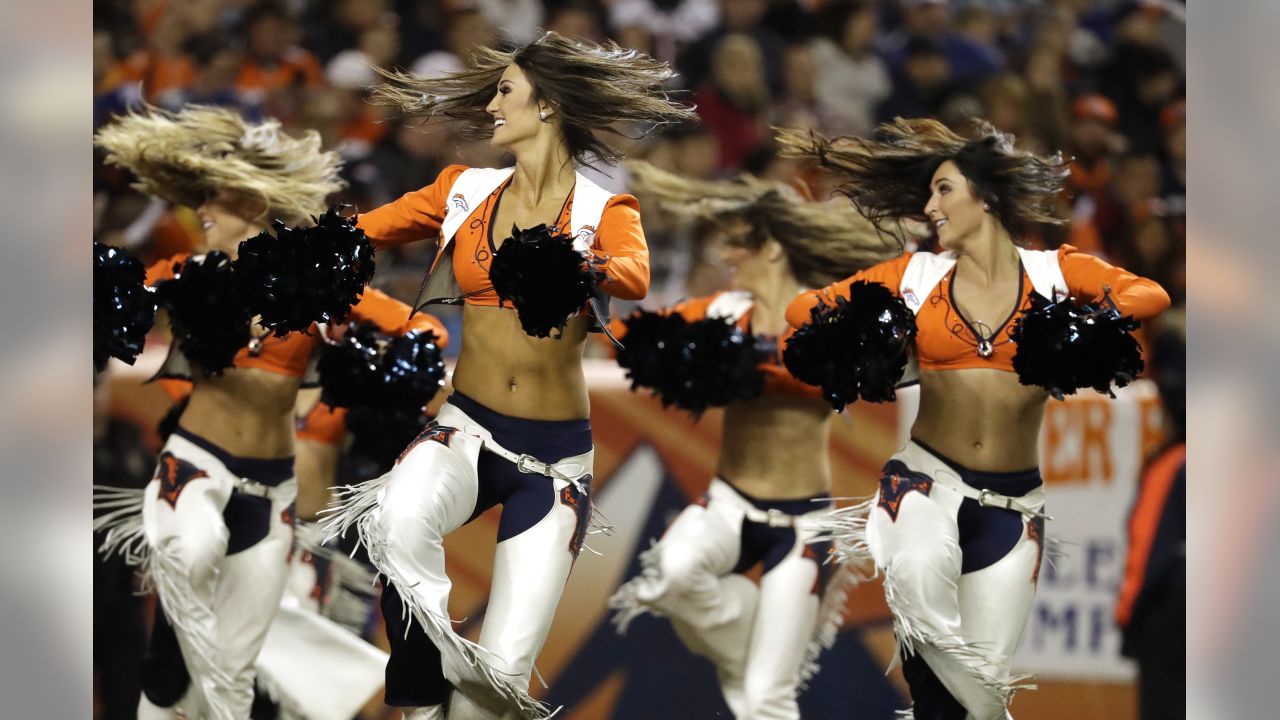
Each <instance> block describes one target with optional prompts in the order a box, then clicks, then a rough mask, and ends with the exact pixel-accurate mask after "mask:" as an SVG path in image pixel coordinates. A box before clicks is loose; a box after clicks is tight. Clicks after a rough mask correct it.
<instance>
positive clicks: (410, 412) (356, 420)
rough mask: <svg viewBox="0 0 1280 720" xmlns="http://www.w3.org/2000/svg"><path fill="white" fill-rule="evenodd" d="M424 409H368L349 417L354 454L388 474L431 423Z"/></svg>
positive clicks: (348, 423)
mask: <svg viewBox="0 0 1280 720" xmlns="http://www.w3.org/2000/svg"><path fill="white" fill-rule="evenodd" d="M430 422H431V421H430V419H429V418H428V417H427V414H426V412H425V411H424V410H423V409H422V408H420V407H419V408H410V407H405V406H397V407H386V406H365V407H360V408H353V409H352V410H350V411H349V412H348V413H347V431H348V432H350V433H351V451H350V452H351V454H352V455H356V456H359V457H363V458H367V459H369V460H372V461H373V462H374V463H375V464H377V465H378V467H380V468H382V469H384V470H389V469H390V468H391V466H392V465H394V464H395V462H396V458H398V457H400V453H402V452H404V449H405V448H406V447H408V445H409V443H411V442H413V439H414V438H416V437H418V435H419V434H420V433H421V432H422V431H423V429H424V428H426V427H427V425H428V424H429V423H430Z"/></svg>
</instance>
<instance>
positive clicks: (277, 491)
mask: <svg viewBox="0 0 1280 720" xmlns="http://www.w3.org/2000/svg"><path fill="white" fill-rule="evenodd" d="M288 484H289V483H288V481H286V482H283V483H281V484H279V485H266V484H264V483H260V482H258V481H257V480H250V479H249V478H236V483H235V485H233V486H232V488H231V489H232V491H233V492H238V493H240V494H241V495H252V496H253V497H260V498H267V499H269V500H279V499H280V498H281V497H284V496H285V492H284V490H285V486H286V485H288Z"/></svg>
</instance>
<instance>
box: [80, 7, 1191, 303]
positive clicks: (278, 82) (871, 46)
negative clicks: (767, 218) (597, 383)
mask: <svg viewBox="0 0 1280 720" xmlns="http://www.w3.org/2000/svg"><path fill="white" fill-rule="evenodd" d="M94 12H95V22H94V27H95V34H94V123H95V126H97V125H98V124H101V123H104V122H107V121H108V120H109V119H110V117H111V115H112V114H114V113H119V112H123V111H125V110H127V109H128V108H129V107H131V106H136V105H137V104H139V103H141V102H144V101H145V102H148V103H151V104H154V105H157V106H160V107H164V108H170V109H173V108H178V107H181V106H182V105H184V104H186V103H208V104H215V105H224V106H232V107H236V108H238V109H239V110H240V111H242V112H243V113H244V114H245V115H247V116H249V117H251V118H261V117H266V116H270V117H275V118H279V119H280V120H281V121H282V122H283V123H284V125H285V126H286V128H287V129H288V130H290V131H292V132H298V131H302V130H304V129H315V130H317V131H318V132H319V133H320V135H321V136H322V138H323V140H324V143H325V145H326V147H333V148H337V149H338V150H339V151H340V152H341V153H342V155H343V157H344V158H345V160H346V166H345V169H344V176H345V178H346V180H347V181H348V183H349V187H348V190H347V191H346V192H345V194H344V195H345V197H344V198H343V199H344V200H345V201H347V202H351V203H353V204H355V205H356V206H357V207H358V208H372V207H376V206H378V205H380V204H382V203H385V202H387V201H389V200H391V199H394V198H396V197H398V196H399V195H400V194H402V193H404V192H407V191H410V190H414V189H417V188H419V187H422V186H424V185H426V184H428V183H430V182H431V181H432V180H433V179H434V178H435V176H436V174H437V172H438V171H439V170H440V169H441V168H443V167H444V166H445V165H447V164H450V163H454V162H463V163H467V164H473V165H490V166H496V165H500V164H501V163H502V162H503V159H502V157H501V156H500V155H498V154H496V153H495V152H494V150H493V149H491V148H489V147H487V146H485V145H484V144H483V143H466V142H463V141H460V140H458V139H457V138H456V136H455V135H454V134H453V133H451V132H449V129H448V127H447V126H429V127H421V126H414V125H410V124H406V123H403V122H400V121H398V120H396V119H395V118H393V117H386V116H384V113H383V112H382V111H381V110H380V109H378V108H375V107H374V106H372V105H370V104H368V103H366V102H365V97H366V93H367V88H368V87H369V86H370V85H371V84H373V83H375V82H377V80H378V75H377V72H376V71H375V69H374V68H375V67H379V66H381V67H387V66H397V67H403V68H410V69H412V70H413V71H414V72H417V73H423V74H439V73H444V72H449V71H451V70H458V69H461V68H464V67H465V66H466V64H467V62H468V59H469V58H468V49H470V48H473V47H477V46H481V45H488V46H495V47H502V46H507V45H510V44H511V43H519V42H524V41H527V40H529V39H531V38H533V37H534V36H536V34H537V33H538V32H539V31H540V29H548V30H554V31H556V32H559V33H561V34H564V35H567V36H572V37H581V38H588V39H591V40H595V41H604V40H608V39H612V40H616V41H617V42H619V43H620V44H622V45H624V46H627V47H632V48H636V49H638V50H641V51H643V52H646V53H649V54H652V55H654V56H656V57H659V58H662V59H664V60H667V61H670V62H671V63H673V64H674V65H675V67H676V68H677V69H678V70H679V77H678V78H677V83H678V88H677V89H680V90H682V91H685V93H686V97H687V99H688V100H689V101H691V102H694V103H696V104H697V107H698V114H699V116H700V117H701V123H700V124H696V125H691V126H689V127H678V128H671V129H667V130H665V131H664V132H662V133H660V134H657V135H653V136H650V137H647V138H643V139H640V140H636V141H627V144H628V145H629V146H630V147H629V148H628V152H629V154H630V155H632V156H635V157H644V158H646V159H648V160H650V161H651V162H654V163H655V164H657V165H659V166H661V167H664V168H666V169H669V170H673V171H676V172H679V173H681V174H683V175H686V176H688V177H693V178H705V177H715V176H722V175H726V174H732V173H735V172H739V171H744V170H745V171H748V172H752V173H755V174H758V175H762V176H768V177H774V178H780V179H784V180H796V179H797V177H798V176H799V175H801V174H802V173H803V171H802V170H801V169H799V168H797V167H796V166H795V165H794V163H791V162H790V161H786V160H782V159H779V158H778V157H777V156H776V153H775V152H774V150H773V148H772V145H771V142H770V126H773V125H786V126H793V127H808V128H813V129H815V130H818V131H820V132H822V133H825V134H828V135H863V134H867V133H869V132H871V131H872V129H873V128H874V126H875V124H876V123H878V122H880V121H883V120H886V119H890V118H892V117H894V116H908V117H912V116H933V117H937V118H939V119H942V120H943V121H944V122H947V123H948V124H950V125H952V126H953V127H956V128H957V129H961V128H963V127H964V126H965V122H966V119H967V118H969V117H983V118H987V119H989V120H990V121H991V122H992V123H994V124H995V125H996V126H997V127H999V128H1001V129H1003V130H1007V131H1010V132H1013V133H1015V134H1016V136H1017V138H1018V141H1019V142H1020V143H1021V144H1022V145H1024V146H1026V147H1028V148H1033V149H1036V150H1038V151H1043V152H1053V151H1057V150H1060V151H1062V152H1064V153H1065V154H1067V155H1069V156H1071V157H1072V158H1074V161H1073V163H1072V175H1071V180H1070V184H1069V187H1068V189H1067V191H1066V192H1065V193H1064V194H1063V196H1062V199H1061V202H1062V208H1061V210H1062V214H1063V215H1064V216H1066V217H1070V218H1071V221H1072V222H1071V223H1070V225H1069V226H1068V227H1067V228H1065V229H1062V230H1046V231H1045V234H1044V236H1043V237H1037V238H1029V239H1028V240H1029V241H1030V243H1031V244H1032V245H1036V246H1040V247H1055V246H1057V245H1059V244H1061V243H1063V242H1069V243H1071V244H1073V245H1075V246H1077V247H1079V248H1081V249H1084V250H1087V251H1089V252H1092V253H1096V254H1098V255H1101V256H1103V257H1106V258H1107V259H1109V260H1111V261H1112V262H1114V263H1116V264H1119V265H1122V266H1124V267H1126V268H1129V269H1131V270H1133V271H1134V272H1137V273H1138V274H1140V275H1144V276H1147V277H1151V278H1153V279H1155V280H1157V281H1159V282H1160V283H1161V284H1162V285H1164V286H1165V287H1166V288H1168V289H1169V290H1170V294H1171V295H1173V296H1174V298H1175V303H1176V304H1181V303H1182V302H1183V298H1184V296H1185V291H1184V286H1185V280H1184V278H1183V267H1184V260H1183V258H1184V245H1185V242H1184V238H1185V216H1186V190H1185V177H1186V176H1185V172H1186V115H1185V112H1186V110H1185V108H1186V106H1185V100H1184V93H1185V70H1184V62H1185V47H1186V43H1185V8H1184V6H1183V5H1182V4H1181V3H1178V2H1176V1H1174V0H1146V1H1144V2H1132V1H1116V0H1110V1H1108V0H952V1H951V2H947V1H946V0H546V1H543V0H416V1H415V0H265V1H264V0H182V1H181V2H178V1H176V0H114V1H108V2H99V3H95V6H94ZM96 171H97V177H96V181H95V191H96V193H95V205H94V207H95V220H96V225H95V230H96V233H97V234H98V236H99V238H100V239H103V240H105V241H107V242H110V243H113V244H121V245H127V246H130V247H132V248H134V249H135V252H137V253H139V254H140V255H141V256H142V257H143V259H144V260H150V259H153V258H159V257H165V256H166V255H167V254H171V253H173V252H177V251H180V250H184V249H186V248H187V247H189V246H191V245H192V244H193V243H194V242H195V241H196V239H197V237H198V233H199V232H200V230H199V224H198V223H197V222H195V220H194V217H193V216H192V215H191V214H190V213H189V212H188V211H186V210H184V209H182V208H168V207H164V206H163V205H161V204H160V203H153V202H149V201H148V200H147V199H146V198H144V197H142V196H140V195H138V194H137V193H135V192H133V191H131V190H130V189H129V187H128V184H129V178H127V177H126V176H124V175H123V174H122V173H120V172H116V171H112V170H111V169H109V168H102V167H101V165H100V164H98V165H97V166H96ZM599 174H600V178H599V179H600V181H601V182H602V183H603V184H605V185H606V187H609V188H610V189H612V190H615V191H625V190H626V189H627V187H626V186H627V182H626V171H625V169H624V168H610V167H601V168H599ZM803 179H804V180H805V181H807V182H808V184H809V186H811V187H813V188H815V192H816V193H819V194H820V193H821V192H822V191H823V185H822V178H815V177H812V176H811V175H807V174H806V175H805V177H804V178H803ZM641 202H642V206H643V198H641ZM644 219H645V227H646V232H647V233H648V235H649V241H650V245H651V249H652V262H653V270H654V281H653V289H652V292H651V298H650V300H649V301H648V302H651V303H655V304H660V303H665V302H669V301H673V300H675V299H678V298H680V297H684V296H687V295H690V294H695V293H698V292H703V291H706V290H710V289H714V288H715V287H716V286H717V285H718V283H719V282H720V281H721V277H720V271H719V270H718V269H717V268H716V267H715V263H714V262H713V261H712V260H710V259H709V258H708V255H709V253H708V252H707V247H708V245H709V242H708V233H709V229H707V228H693V229H692V230H690V229H689V228H682V227H679V226H678V225H677V224H674V223H672V222H670V221H669V220H668V219H667V218H664V217H663V216H662V215H661V214H660V213H658V212H656V211H654V210H652V206H651V207H650V208H646V209H645V214H644ZM418 245H419V246H422V245H427V244H426V243H419V244H418ZM428 251H429V248H426V247H417V248H413V249H410V250H409V251H407V252H404V253H401V254H398V255H395V256H390V255H389V254H388V255H387V256H386V257H380V259H379V276H380V277H379V282H380V283H384V284H386V289H388V290H389V291H391V292H392V293H393V294H395V295H398V296H401V297H404V298H405V299H411V298H412V294H413V293H414V291H415V290H416V282H417V280H418V278H419V277H420V274H421V271H422V270H423V269H424V266H425V263H426V262H427V257H426V256H425V253H426V252H428Z"/></svg>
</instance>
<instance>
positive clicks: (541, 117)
mask: <svg viewBox="0 0 1280 720" xmlns="http://www.w3.org/2000/svg"><path fill="white" fill-rule="evenodd" d="M538 119H539V120H541V121H542V122H546V121H547V111H546V110H539V111H538Z"/></svg>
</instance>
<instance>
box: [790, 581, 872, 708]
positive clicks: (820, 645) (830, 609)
mask: <svg viewBox="0 0 1280 720" xmlns="http://www.w3.org/2000/svg"><path fill="white" fill-rule="evenodd" d="M835 565H836V566H835V567H834V568H833V569H832V571H831V578H830V579H829V580H828V581H827V587H826V590H825V592H823V593H822V600H821V602H820V603H819V605H818V617H817V624H816V625H815V626H814V629H813V636H812V637H811V638H810V639H809V644H808V646H807V647H805V651H804V659H803V660H802V661H801V662H800V675H799V677H800V683H799V685H798V686H797V687H798V689H799V690H802V691H803V690H806V689H808V687H809V681H810V680H812V679H813V678H814V677H815V676H816V675H817V674H818V670H819V669H820V666H819V663H818V658H819V657H821V656H822V653H824V652H826V651H827V650H830V649H831V647H832V646H833V645H835V644H836V638H837V637H838V636H839V635H840V628H841V626H843V625H844V609H845V605H846V604H847V603H848V601H849V593H850V592H851V591H852V590H853V589H854V588H855V587H857V586H858V584H859V583H860V582H861V581H862V575H861V573H860V572H859V571H858V569H857V568H856V567H854V566H852V565H845V564H843V563H839V562H836V563H835Z"/></svg>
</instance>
